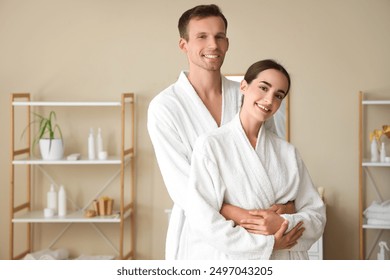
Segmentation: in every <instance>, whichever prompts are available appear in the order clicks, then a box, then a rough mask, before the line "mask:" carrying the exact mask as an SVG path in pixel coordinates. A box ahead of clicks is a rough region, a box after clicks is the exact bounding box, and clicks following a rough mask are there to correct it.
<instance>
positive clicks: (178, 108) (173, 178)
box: [147, 71, 275, 260]
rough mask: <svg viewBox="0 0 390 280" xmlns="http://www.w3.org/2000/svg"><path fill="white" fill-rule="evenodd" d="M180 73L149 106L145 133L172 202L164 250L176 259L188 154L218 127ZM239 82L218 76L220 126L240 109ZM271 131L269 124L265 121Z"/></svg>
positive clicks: (187, 171) (183, 75)
mask: <svg viewBox="0 0 390 280" xmlns="http://www.w3.org/2000/svg"><path fill="white" fill-rule="evenodd" d="M187 74H188V73H187V72H185V71H183V72H181V73H180V76H179V78H178V80H177V81H176V82H175V83H174V84H172V85H171V86H169V87H168V88H166V89H165V90H163V91H162V92H161V93H159V94H158V95H157V96H156V97H154V98H153V100H152V101H151V102H150V104H149V108H148V124H147V125H148V132H149V136H150V139H151V140H152V144H153V147H154V151H155V154H156V158H157V163H158V165H159V168H160V171H161V174H162V177H163V180H164V183H165V186H166V188H167V190H168V193H169V195H170V197H171V199H172V200H173V203H174V204H173V208H172V212H171V217H170V222H169V227H168V233H167V240H166V248H165V258H166V259H170V260H171V259H177V252H178V246H179V241H180V238H181V233H182V229H183V225H184V221H185V215H184V210H185V208H186V202H185V201H186V196H187V190H188V179H189V173H190V164H191V155H192V150H193V147H194V144H195V140H196V139H197V138H198V137H199V135H202V134H204V133H206V132H209V131H212V130H215V129H217V128H218V125H217V123H216V122H215V120H214V118H213V117H212V115H211V114H210V112H209V111H208V110H207V108H206V106H205V105H204V104H203V102H202V100H201V99H200V98H199V96H198V94H197V93H196V91H195V90H194V88H193V87H192V85H191V83H190V82H189V81H188V79H187V76H186V75H187ZM239 88H240V83H238V82H234V81H231V80H228V79H227V78H225V77H223V76H222V119H221V126H222V125H224V124H226V123H228V122H230V121H231V120H232V119H233V118H234V116H235V115H236V114H237V112H238V111H239V109H240V106H241V98H242V97H241V96H242V95H241V93H240V89H239ZM267 126H268V127H269V128H270V129H273V130H275V124H274V122H273V120H272V121H269V122H267Z"/></svg>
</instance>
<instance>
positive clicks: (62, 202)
mask: <svg viewBox="0 0 390 280" xmlns="http://www.w3.org/2000/svg"><path fill="white" fill-rule="evenodd" d="M58 216H61V217H63V216H66V192H65V189H64V186H62V185H61V187H60V190H59V191H58Z"/></svg>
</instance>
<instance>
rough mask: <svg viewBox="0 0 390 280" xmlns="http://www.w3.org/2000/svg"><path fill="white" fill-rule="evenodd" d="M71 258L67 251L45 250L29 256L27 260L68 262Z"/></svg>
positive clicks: (26, 257)
mask: <svg viewBox="0 0 390 280" xmlns="http://www.w3.org/2000/svg"><path fill="white" fill-rule="evenodd" d="M68 257H69V252H68V250H67V249H57V250H50V249H43V250H41V251H37V252H34V253H30V254H27V255H26V256H25V257H24V259H25V260H66V259H67V258H68Z"/></svg>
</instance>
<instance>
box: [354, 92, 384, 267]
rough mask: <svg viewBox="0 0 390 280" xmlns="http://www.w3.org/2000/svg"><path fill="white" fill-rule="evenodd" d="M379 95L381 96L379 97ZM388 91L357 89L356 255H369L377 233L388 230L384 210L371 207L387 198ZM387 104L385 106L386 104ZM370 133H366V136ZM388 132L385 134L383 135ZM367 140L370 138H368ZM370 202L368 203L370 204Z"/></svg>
mask: <svg viewBox="0 0 390 280" xmlns="http://www.w3.org/2000/svg"><path fill="white" fill-rule="evenodd" d="M378 96H380V98H379V99H378ZM388 97H389V96H388V95H385V94H381V93H376V94H365V93H363V92H359V103H360V106H359V164H360V167H359V258H360V259H372V258H373V255H374V252H375V248H376V247H377V244H378V242H379V239H380V237H381V236H382V234H383V235H385V234H387V233H385V232H386V231H388V230H390V223H389V220H388V218H386V212H382V210H380V211H379V210H378V208H375V211H374V208H371V206H372V205H374V204H375V205H376V204H379V205H380V206H382V205H381V204H382V203H383V202H384V201H386V199H388V191H387V190H388V188H387V187H386V181H387V179H385V178H387V177H388V174H389V173H388V170H387V169H386V168H388V167H390V157H389V154H388V153H387V154H386V151H387V152H388V145H389V138H390V135H389V134H390V129H389V128H390V127H389V125H387V124H386V123H384V122H385V121H386V116H388V111H389V108H390V107H389V106H388V105H390V99H389V98H388ZM386 106H387V107H386ZM367 136H369V137H367ZM386 136H387V137H386ZM368 140H369V141H368ZM370 203H371V204H370Z"/></svg>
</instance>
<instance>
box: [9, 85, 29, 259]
mask: <svg viewBox="0 0 390 280" xmlns="http://www.w3.org/2000/svg"><path fill="white" fill-rule="evenodd" d="M19 98H22V99H27V101H28V102H30V100H31V97H30V93H12V94H11V133H10V134H11V161H10V166H11V168H10V172H11V174H10V175H11V176H10V179H11V181H10V219H9V220H10V225H9V226H10V236H9V238H10V244H9V256H10V259H11V260H13V259H19V258H21V257H23V256H24V255H26V254H27V253H29V252H31V248H32V240H31V238H32V237H31V224H30V223H28V224H27V225H26V226H27V237H26V238H27V249H26V251H24V252H23V253H21V254H20V255H18V256H15V252H14V243H15V240H14V235H15V227H14V223H13V219H14V215H15V213H17V212H19V211H21V210H23V209H27V210H28V211H30V210H31V166H30V165H27V166H26V168H27V170H26V173H27V174H26V179H27V184H26V186H27V190H26V194H27V202H26V203H23V204H21V205H18V206H16V207H15V166H14V164H13V161H14V159H15V157H16V156H18V155H22V154H27V155H28V156H29V157H30V156H31V128H30V126H29V124H30V122H31V117H30V115H31V109H30V106H27V125H28V126H27V128H26V135H27V148H24V149H20V150H15V109H14V106H13V102H14V101H15V100H16V99H19Z"/></svg>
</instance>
